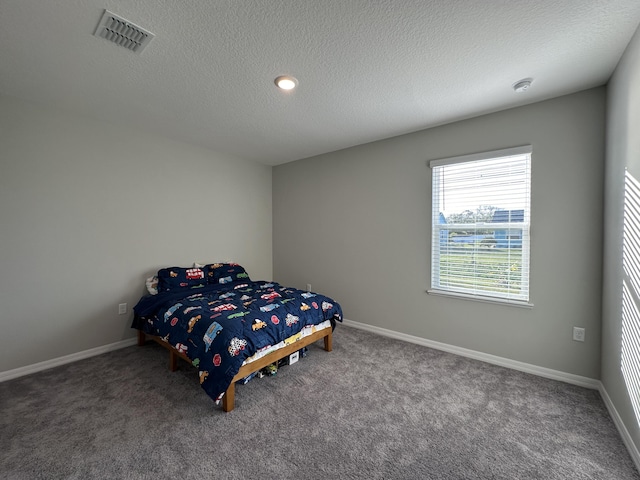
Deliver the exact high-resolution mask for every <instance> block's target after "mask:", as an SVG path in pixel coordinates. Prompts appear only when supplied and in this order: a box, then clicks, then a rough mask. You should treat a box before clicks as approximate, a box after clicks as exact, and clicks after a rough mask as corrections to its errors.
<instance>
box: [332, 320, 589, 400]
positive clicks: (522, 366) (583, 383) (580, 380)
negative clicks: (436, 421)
mask: <svg viewBox="0 0 640 480" xmlns="http://www.w3.org/2000/svg"><path fill="white" fill-rule="evenodd" d="M344 324H345V325H346V326H349V327H353V328H358V329H360V330H366V331H369V332H372V333H377V334H378V335H383V336H385V337H390V338H395V339H396V340H404V341H405V342H410V343H415V344H418V345H423V346H425V347H430V348H434V349H436V350H442V351H444V352H449V353H454V354H456V355H460V356H461V357H468V358H473V359H474V360H480V361H482V362H487V363H491V364H493V365H499V366H501V367H507V368H511V369H513V370H519V371H521V372H526V373H531V374H533V375H538V376H539V377H545V378H550V379H552V380H559V381H561V382H566V383H570V384H572V385H578V386H580V387H586V388H591V389H593V390H598V389H599V388H600V385H601V384H600V380H596V379H595V378H589V377H583V376H580V375H574V374H572V373H566V372H561V371H559V370H553V369H551V368H545V367H539V366H537V365H531V364H530V363H524V362H518V361H516V360H511V359H509V358H504V357H498V356H496V355H490V354H488V353H482V352H477V351H475V350H469V349H467V348H462V347H456V346H455V345H449V344H447V343H440V342H435V341H433V340H427V339H426V338H421V337H416V336H414V335H408V334H406V333H400V332H394V331H393V330H388V329H386V328H381V327H375V326H373V325H367V324H366V323H360V322H354V321H353V320H348V319H346V318H345V319H344Z"/></svg>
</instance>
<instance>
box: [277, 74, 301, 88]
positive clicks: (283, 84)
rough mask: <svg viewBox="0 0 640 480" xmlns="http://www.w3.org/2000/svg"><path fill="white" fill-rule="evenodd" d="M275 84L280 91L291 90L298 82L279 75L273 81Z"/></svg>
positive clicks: (287, 76)
mask: <svg viewBox="0 0 640 480" xmlns="http://www.w3.org/2000/svg"><path fill="white" fill-rule="evenodd" d="M275 84H276V85H277V87H278V88H281V89H282V90H293V89H294V88H296V86H297V85H298V80H296V79H295V78H294V77H291V76H289V75H281V76H279V77H278V78H276V79H275Z"/></svg>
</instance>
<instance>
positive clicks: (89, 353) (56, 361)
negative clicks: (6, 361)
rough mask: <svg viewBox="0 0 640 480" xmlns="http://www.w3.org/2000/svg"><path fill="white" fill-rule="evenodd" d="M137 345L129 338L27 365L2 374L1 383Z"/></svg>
mask: <svg viewBox="0 0 640 480" xmlns="http://www.w3.org/2000/svg"><path fill="white" fill-rule="evenodd" d="M136 343H137V339H136V338H129V339H127V340H122V341H120V342H116V343H110V344H109V345H102V346H100V347H96V348H90V349H89V350H84V351H82V352H77V353H72V354H70V355H65V356H64V357H58V358H53V359H51V360H46V361H44V362H39V363H34V364H33V365H27V366H26V367H20V368H14V369H13V370H7V371H5V372H0V382H6V381H7V380H12V379H14V378H18V377H23V376H25V375H30V374H32V373H36V372H41V371H42V370H48V369H50V368H53V367H58V366H60V365H65V364H67V363H72V362H77V361H78V360H83V359H85V358H89V357H95V356H96V355H102V354H103V353H107V352H112V351H114V350H119V349H121V348H125V347H129V346H131V345H135V344H136Z"/></svg>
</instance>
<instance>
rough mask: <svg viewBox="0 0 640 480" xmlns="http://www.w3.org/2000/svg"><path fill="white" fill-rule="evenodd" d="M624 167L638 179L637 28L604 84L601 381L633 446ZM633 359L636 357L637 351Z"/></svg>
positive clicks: (637, 433) (638, 439)
mask: <svg viewBox="0 0 640 480" xmlns="http://www.w3.org/2000/svg"><path fill="white" fill-rule="evenodd" d="M625 168H627V169H628V171H629V173H630V174H631V175H633V177H635V179H636V180H640V30H638V31H637V32H636V34H635V36H634V37H633V39H632V40H631V42H630V43H629V46H628V47H627V50H626V52H625V54H624V55H623V57H622V59H621V61H620V63H619V64H618V67H617V68H616V71H615V73H614V75H613V77H612V78H611V81H610V82H609V85H608V96H607V150H606V164H605V173H606V175H605V179H606V182H605V217H604V218H605V222H604V231H605V243H604V270H603V271H604V289H603V313H602V378H601V380H602V383H603V385H604V387H605V389H606V391H607V393H608V394H609V397H610V398H611V401H612V402H613V404H614V405H615V408H616V410H617V412H618V414H619V415H620V418H621V419H622V421H623V422H624V424H625V426H626V428H627V430H628V431H629V434H630V436H631V437H632V439H633V441H634V443H635V445H636V448H638V447H640V429H639V428H638V422H639V421H640V419H637V418H636V416H635V415H634V413H633V408H632V405H631V401H630V396H631V394H630V393H629V390H628V388H627V386H626V384H625V381H624V377H623V375H622V371H621V368H620V364H621V347H622V340H621V338H622V318H623V317H622V306H621V299H622V280H623V278H625V276H624V273H623V269H622V244H623V242H622V232H623V213H624V198H625V185H624V178H625ZM637 221H638V220H637V219H636V220H635V222H637ZM638 293H639V292H636V295H638ZM636 303H637V304H638V305H640V298H639V297H636ZM636 331H637V330H636ZM636 341H638V339H637V338H636ZM636 355H640V352H637V350H636ZM638 360H639V361H640V358H638ZM636 388H640V385H636ZM636 395H637V393H636Z"/></svg>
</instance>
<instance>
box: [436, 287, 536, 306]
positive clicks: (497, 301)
mask: <svg viewBox="0 0 640 480" xmlns="http://www.w3.org/2000/svg"><path fill="white" fill-rule="evenodd" d="M427 293H428V294H429V295H438V296H441V297H452V298H460V299H462V300H472V301H474V302H482V303H495V304H498V305H506V306H509V307H518V308H533V303H530V302H526V301H524V300H507V299H506V298H494V297H481V296H478V295H467V294H464V293H457V292H448V291H446V290H437V289H429V290H427Z"/></svg>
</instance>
